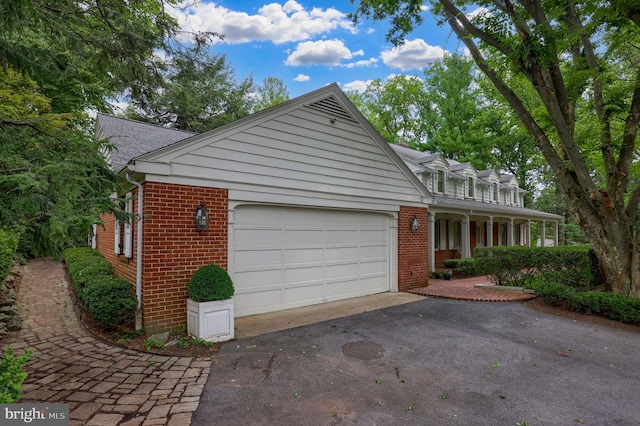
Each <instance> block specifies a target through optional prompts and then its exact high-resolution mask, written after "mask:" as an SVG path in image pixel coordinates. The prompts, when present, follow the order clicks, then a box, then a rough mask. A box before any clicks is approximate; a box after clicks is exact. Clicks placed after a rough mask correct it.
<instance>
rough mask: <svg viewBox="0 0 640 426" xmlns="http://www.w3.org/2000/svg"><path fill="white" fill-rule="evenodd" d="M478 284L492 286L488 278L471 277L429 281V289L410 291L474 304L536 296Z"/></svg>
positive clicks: (525, 298)
mask: <svg viewBox="0 0 640 426" xmlns="http://www.w3.org/2000/svg"><path fill="white" fill-rule="evenodd" d="M476 284H483V285H487V286H488V285H490V284H491V283H490V282H489V279H488V278H487V277H471V278H463V279H455V280H450V281H447V280H437V279H434V278H430V279H429V285H428V286H427V287H422V288H416V289H413V290H410V291H409V292H410V293H414V294H421V295H423V296H430V297H445V298H447V299H457V300H471V301H474V302H511V301H522V300H529V299H533V298H535V297H536V296H535V295H533V294H529V293H518V292H514V291H499V290H490V289H487V288H476V287H475V285H476Z"/></svg>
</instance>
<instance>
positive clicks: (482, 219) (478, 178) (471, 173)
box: [391, 145, 562, 269]
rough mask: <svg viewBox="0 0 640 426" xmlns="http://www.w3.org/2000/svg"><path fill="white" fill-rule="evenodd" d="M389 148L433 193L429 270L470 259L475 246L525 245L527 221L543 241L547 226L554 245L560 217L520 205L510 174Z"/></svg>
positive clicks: (521, 194) (521, 197)
mask: <svg viewBox="0 0 640 426" xmlns="http://www.w3.org/2000/svg"><path fill="white" fill-rule="evenodd" d="M391 147H392V148H393V150H394V151H395V152H396V153H397V154H398V156H399V157H400V158H402V160H403V161H404V162H405V163H406V164H407V166H408V167H409V168H410V170H411V171H412V172H413V173H414V174H415V175H416V176H417V177H418V178H419V179H420V181H421V182H422V183H423V184H424V185H425V187H426V188H427V190H429V192H430V193H431V194H432V195H433V200H432V202H431V203H430V204H429V214H428V218H429V219H428V227H429V233H428V234H429V265H430V267H431V269H433V268H441V267H443V266H444V260H446V259H460V258H462V259H464V258H469V257H472V256H473V251H474V250H475V248H476V247H479V246H517V245H526V246H528V245H530V244H531V223H532V222H540V223H541V229H542V230H543V231H542V232H543V235H542V239H541V240H542V241H543V244H544V241H545V238H544V237H545V235H544V230H545V228H546V224H547V223H548V222H549V223H551V224H553V227H554V234H553V241H554V245H558V223H559V222H560V221H562V216H558V215H555V214H551V213H545V212H540V211H537V210H532V209H528V208H525V207H524V193H525V191H524V190H523V189H521V188H520V187H519V182H518V179H517V178H516V177H515V176H513V175H499V174H498V173H497V172H496V171H495V170H480V171H478V170H476V168H475V167H474V166H473V165H472V164H471V163H459V162H457V161H454V160H451V159H446V158H444V157H443V156H442V155H441V154H426V153H424V152H420V151H416V150H413V149H411V148H408V147H406V146H401V145H391Z"/></svg>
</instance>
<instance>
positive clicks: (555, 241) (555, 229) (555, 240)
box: [553, 221, 558, 247]
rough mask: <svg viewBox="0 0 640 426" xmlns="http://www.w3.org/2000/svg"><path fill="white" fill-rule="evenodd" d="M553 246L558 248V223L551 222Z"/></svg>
mask: <svg viewBox="0 0 640 426" xmlns="http://www.w3.org/2000/svg"><path fill="white" fill-rule="evenodd" d="M553 244H554V245H555V246H556V247H558V222H557V221H556V222H553Z"/></svg>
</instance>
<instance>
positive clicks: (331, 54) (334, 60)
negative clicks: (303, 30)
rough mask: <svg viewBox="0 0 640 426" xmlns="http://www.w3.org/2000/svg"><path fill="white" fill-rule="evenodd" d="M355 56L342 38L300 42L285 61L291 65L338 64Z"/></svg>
mask: <svg viewBox="0 0 640 426" xmlns="http://www.w3.org/2000/svg"><path fill="white" fill-rule="evenodd" d="M351 58H353V53H352V52H351V51H350V50H349V49H348V48H347V47H346V46H345V45H344V43H343V42H342V41H340V40H318V41H305V42H302V43H299V44H298V45H297V46H296V49H295V50H294V51H293V53H291V54H290V55H289V57H288V58H287V60H286V61H285V62H284V63H285V64H286V65H291V66H305V65H326V66H336V65H339V64H340V61H341V60H342V59H351Z"/></svg>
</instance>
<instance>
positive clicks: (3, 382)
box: [0, 346, 33, 404]
mask: <svg viewBox="0 0 640 426" xmlns="http://www.w3.org/2000/svg"><path fill="white" fill-rule="evenodd" d="M32 354H33V351H32V350H29V351H28V352H26V353H25V354H23V355H21V356H19V357H18V358H16V357H15V356H14V355H13V348H12V347H11V346H9V347H7V348H5V350H4V351H3V353H2V359H1V360H0V404H11V403H14V402H16V401H17V400H19V399H20V398H21V397H22V382H24V381H25V379H26V378H27V373H25V372H24V371H23V368H24V366H25V365H26V364H27V361H29V359H30V358H31V355H32Z"/></svg>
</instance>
